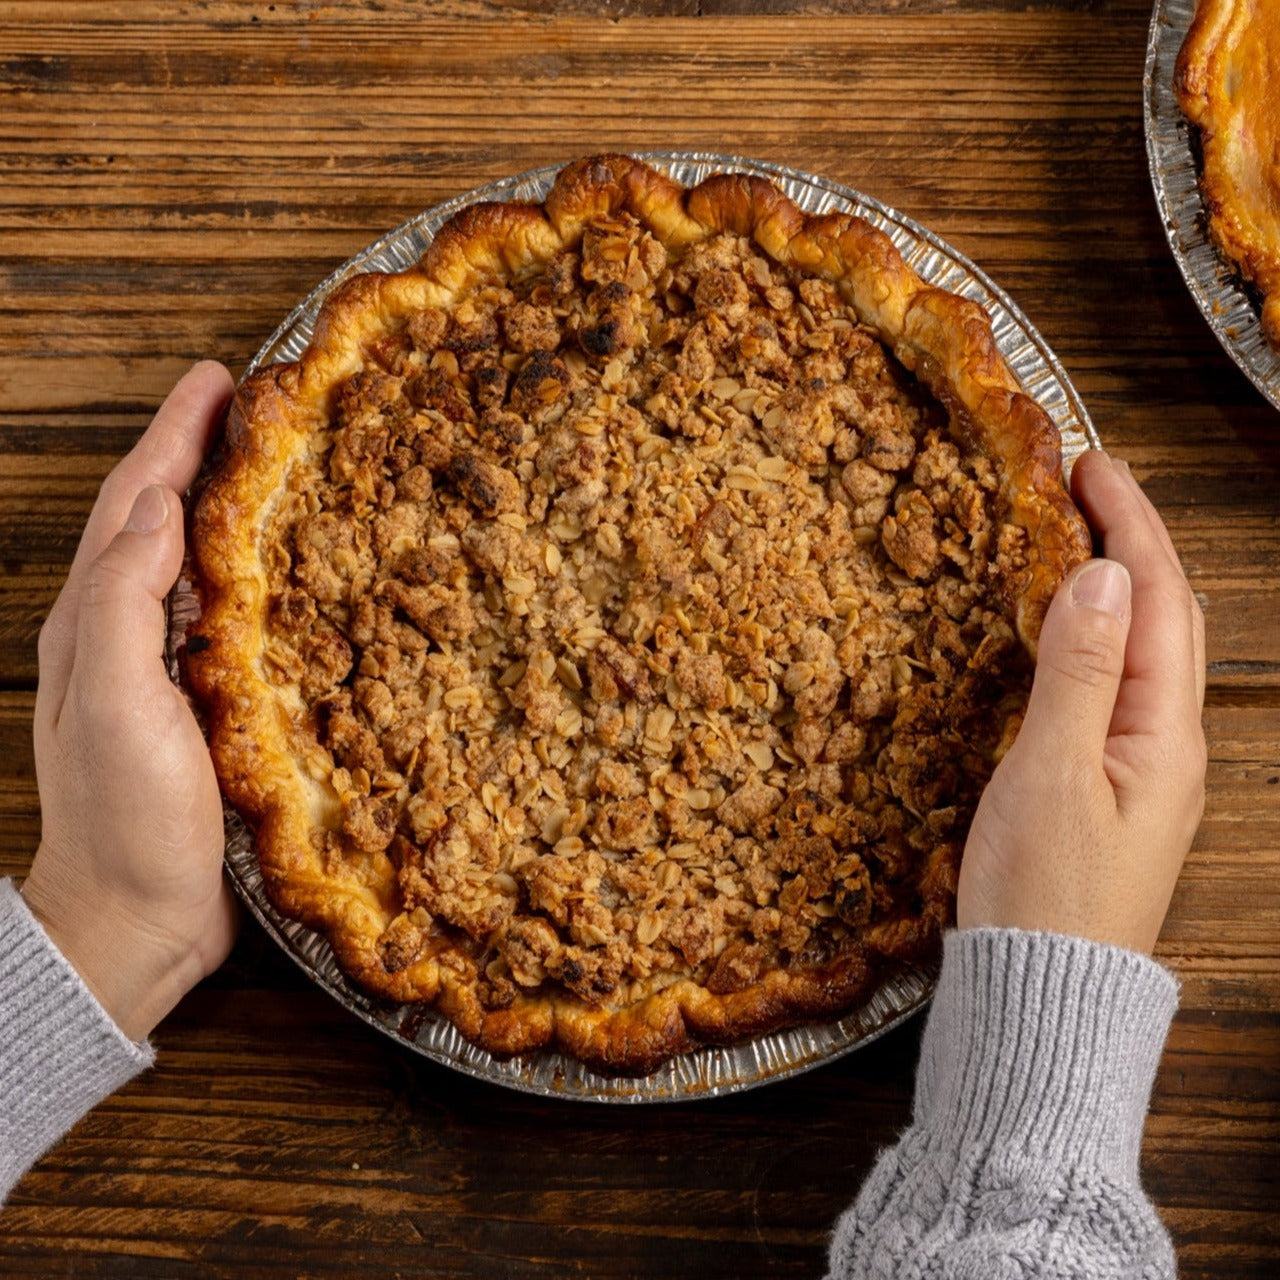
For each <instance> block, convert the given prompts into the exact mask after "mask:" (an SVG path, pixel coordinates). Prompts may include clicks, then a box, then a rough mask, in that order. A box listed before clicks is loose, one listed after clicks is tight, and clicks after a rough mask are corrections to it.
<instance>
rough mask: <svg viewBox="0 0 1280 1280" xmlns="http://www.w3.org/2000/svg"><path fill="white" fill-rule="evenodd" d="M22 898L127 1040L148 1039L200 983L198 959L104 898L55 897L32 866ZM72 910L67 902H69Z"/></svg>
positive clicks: (69, 895)
mask: <svg viewBox="0 0 1280 1280" xmlns="http://www.w3.org/2000/svg"><path fill="white" fill-rule="evenodd" d="M21 893H22V897H23V900H24V901H25V902H26V904H27V907H28V909H29V910H30V912H31V914H32V915H33V916H34V917H35V919H36V921H37V922H38V923H39V924H40V926H41V928H42V929H43V930H44V931H45V933H46V934H47V935H48V937H49V940H50V941H51V942H52V943H53V945H54V946H55V947H57V949H58V950H59V951H60V952H61V953H62V955H63V957H64V958H65V959H66V960H67V962H68V963H69V964H70V965H71V967H72V968H73V969H75V971H76V973H77V974H79V976H80V979H81V981H83V982H84V984H85V986H86V987H87V988H88V989H89V991H90V992H91V993H92V995H93V997H94V998H95V999H96V1000H97V1001H98V1003H99V1004H100V1005H101V1006H102V1008H103V1010H104V1011H105V1012H106V1013H107V1015H108V1016H109V1017H110V1018H111V1020H112V1021H113V1022H114V1023H115V1024H116V1026H118V1027H119V1028H120V1030H121V1032H123V1034H124V1035H125V1036H127V1037H128V1038H129V1039H130V1040H132V1041H134V1042H135V1043H141V1042H142V1041H143V1040H145V1039H146V1038H147V1037H148V1036H149V1035H150V1034H151V1032H152V1031H153V1030H154V1029H155V1027H156V1026H157V1025H158V1024H159V1022H160V1020H161V1019H162V1018H163V1017H164V1016H165V1014H167V1013H168V1012H169V1011H170V1010H171V1009H172V1008H173V1006H174V1005H176V1004H177V1003H178V1001H179V1000H180V999H181V998H182V996H183V995H184V994H185V993H186V991H187V990H188V989H189V988H190V987H191V986H192V985H194V983H195V981H196V980H198V978H199V976H200V975H199V973H198V972H193V970H194V967H195V962H194V957H192V956H191V955H189V954H185V953H184V949H183V948H182V947H180V946H179V945H178V944H177V943H176V942H175V941H173V940H172V939H165V938H162V937H160V936H158V935H157V934H156V933H155V931H153V930H149V929H147V928H146V926H145V925H144V924H143V923H142V922H141V921H139V920H137V919H136V918H135V917H134V916H133V915H132V913H131V912H129V911H128V910H126V909H123V908H121V907H119V906H118V905H117V904H115V903H113V902H112V901H111V900H110V899H109V898H108V897H107V896H105V895H94V896H93V899H92V900H93V907H92V908H91V909H86V908H85V907H83V906H78V905H75V904H76V902H77V901H87V900H88V899H87V897H80V896H78V895H71V894H53V893H51V892H49V890H48V888H47V886H46V885H45V882H44V880H43V878H42V877H41V876H40V875H38V874H37V873H36V869H35V868H34V867H33V869H32V875H31V876H30V877H28V879H27V881H26V883H25V884H24V885H23V886H22V890H21ZM69 903H70V904H71V905H68V904H69Z"/></svg>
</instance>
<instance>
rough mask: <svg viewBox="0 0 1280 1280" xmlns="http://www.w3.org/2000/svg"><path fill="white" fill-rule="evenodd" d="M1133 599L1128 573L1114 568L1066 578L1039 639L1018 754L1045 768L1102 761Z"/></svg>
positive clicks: (1101, 563) (1107, 563)
mask: <svg viewBox="0 0 1280 1280" xmlns="http://www.w3.org/2000/svg"><path fill="white" fill-rule="evenodd" d="M1131 596H1132V584H1131V583H1130V580H1129V571H1128V570H1127V569H1126V568H1125V567H1124V565H1122V564H1119V563H1117V562H1116V561H1114V560H1101V559H1099V560H1087V561H1085V563H1084V564H1082V565H1079V566H1078V567H1077V568H1076V569H1075V570H1074V571H1073V572H1072V573H1071V574H1069V575H1068V577H1067V578H1066V580H1065V581H1064V582H1063V584H1062V586H1061V587H1060V588H1059V589H1058V593H1057V595H1055V596H1054V598H1053V603H1052V604H1051V605H1050V606H1049V611H1048V613H1046V615H1045V619H1044V626H1043V627H1042V628H1041V631H1040V643H1039V649H1038V652H1037V657H1036V673H1035V680H1034V682H1033V684H1032V686H1031V698H1030V700H1029V702H1028V704H1027V714H1026V717H1025V719H1024V720H1023V723H1022V728H1021V729H1020V730H1019V732H1018V740H1017V745H1018V746H1021V747H1024V748H1030V749H1032V750H1033V751H1036V752H1043V753H1044V754H1043V755H1042V756H1040V758H1041V759H1046V760H1053V759H1061V758H1062V756H1063V755H1064V754H1066V755H1074V754H1080V753H1083V754H1085V755H1086V756H1088V757H1093V758H1096V759H1098V760H1099V761H1100V760H1101V758H1102V750H1103V748H1104V746H1105V745H1106V741H1107V734H1108V731H1109V730H1110V727H1111V715H1112V712H1113V711H1114V710H1115V705H1116V695H1117V693H1118V692H1119V689H1120V680H1121V677H1122V676H1123V675H1124V650H1125V641H1126V640H1127V639H1128V635H1129V619H1130V600H1131Z"/></svg>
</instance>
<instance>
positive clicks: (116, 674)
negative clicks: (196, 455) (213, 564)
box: [68, 484, 182, 711]
mask: <svg viewBox="0 0 1280 1280" xmlns="http://www.w3.org/2000/svg"><path fill="white" fill-rule="evenodd" d="M181 565H182V503H181V500H180V499H179V498H178V495H177V494H176V493H174V491H173V490H172V489H169V488H168V487H167V486H165V485H159V484H153V485H148V486H147V488H145V489H143V490H142V492H141V493H139V494H138V496H137V498H136V499H134V503H133V507H132V509H131V510H130V512H129V518H128V520H127V521H126V523H125V526H124V528H123V529H122V530H121V531H120V532H119V533H118V534H116V536H115V537H114V538H113V539H112V540H111V541H110V542H109V543H108V544H107V546H106V547H105V548H104V549H103V551H102V552H101V553H100V554H99V555H98V557H97V558H96V559H95V560H94V561H93V562H92V563H91V564H90V565H89V567H88V572H87V573H86V575H85V580H84V590H83V594H82V595H81V598H80V601H79V610H78V617H77V619H76V647H75V659H74V665H73V668H72V674H71V683H70V688H69V690H68V692H69V694H76V695H78V697H79V700H80V701H81V703H82V705H83V704H85V703H88V704H90V705H96V706H97V707H98V708H99V710H102V711H109V709H111V708H120V707H121V706H122V705H128V706H131V707H137V706H138V705H139V701H140V699H139V694H142V695H144V696H145V695H146V693H147V691H148V690H149V689H154V688H155V681H156V680H157V678H158V677H161V676H162V669H161V667H160V666H159V665H158V663H157V659H158V658H160V657H161V656H162V655H163V653H164V635H165V620H164V608H163V601H164V598H165V595H166V594H167V593H168V591H169V588H170V587H172V586H173V584H174V581H175V580H176V579H177V576H178V570H179V569H180V568H181ZM163 683H164V684H165V685H166V686H167V685H168V681H167V679H166V680H164V681H163Z"/></svg>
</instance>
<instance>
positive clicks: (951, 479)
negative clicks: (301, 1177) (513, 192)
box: [186, 156, 1089, 1074]
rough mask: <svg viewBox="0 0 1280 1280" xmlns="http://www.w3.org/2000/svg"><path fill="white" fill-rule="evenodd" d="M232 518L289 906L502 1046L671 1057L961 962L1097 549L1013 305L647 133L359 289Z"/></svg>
mask: <svg viewBox="0 0 1280 1280" xmlns="http://www.w3.org/2000/svg"><path fill="white" fill-rule="evenodd" d="M193 526H194V527H193V556H194V569H195V579H196V583H197V589H198V592H199V595H200V598H201V603H202V615H201V618H200V620H199V621H198V623H197V624H195V626H194V628H193V629H192V631H191V632H190V633H189V635H188V648H187V658H186V673H187V679H188V681H189V683H190V685H191V687H192V689H193V690H194V692H195V694H196V695H197V697H198V699H199V700H200V702H201V703H202V705H203V707H204V708H205V711H206V713H207V718H208V725H209V734H210V742H211V747H212V750H213V755H214V759H215V762H216V765H217V769H218V774H219V777H220V780H221V783H222V786H223V788H224V791H225V793H226V795H227V796H228V798H229V799H230V801H231V802H232V803H233V804H234V805H235V806H236V807H237V808H238V810H239V811H240V812H241V813H242V814H243V815H244V817H245V818H246V819H247V821H248V824H249V826H250V828H251V829H252V831H253V832H254V836H255V840H256V845H257V850H258V856H259V858H260V861H261V865H262V869H263V876H264V882H265V885H266V887H267V890H268V892H269V893H270V895H271V898H272V900H273V901H274V903H275V904H276V905H277V907H278V908H279V909H280V910H281V911H282V912H284V913H286V914H287V915H290V916H292V917H294V918H297V919H299V920H301V921H303V922H304V923H306V924H307V925H309V926H311V927H313V928H315V929H318V930H322V931H323V932H324V933H325V934H326V935H327V937H328V939H329V941H330V943H331V944H332V947H333V950H334V953H335V955H336V957H337V959H338V961H339V963H340V964H341V965H342V966H343V968H344V969H345V970H346V971H347V972H348V973H349V974H350V975H351V977H352V978H353V979H354V980H355V981H356V982H357V983H359V984H360V985H361V986H362V987H363V988H365V989H366V990H367V991H369V992H371V993H374V994H376V995H378V996H381V997H385V998H387V999H389V1000H392V1001H406V1002H417V1001H421V1002H429V1003H432V1004H434V1005H435V1006H436V1007H437V1008H438V1009H440V1010H441V1011H442V1012H443V1013H444V1014H445V1015H447V1016H448V1017H449V1018H450V1019H452V1020H453V1022H454V1023H455V1024H456V1025H457V1027H458V1028H459V1029H460V1030H461V1032H462V1033H463V1034H464V1035H465V1036H467V1037H468V1038H469V1039H471V1040H472V1041H473V1042H475V1043H476V1044H478V1045H480V1046H482V1047H483V1048H485V1049H487V1050H489V1051H491V1052H493V1053H496V1054H502V1055H506V1054H513V1053H520V1052H524V1051H528V1050H533V1049H538V1048H541V1047H554V1048H558V1049H560V1050H562V1051H565V1052H567V1053H570V1054H572V1055H575V1056H576V1057H578V1058H579V1059H581V1060H583V1061H584V1062H586V1063H587V1064H589V1065H590V1066H593V1067H595V1068H597V1069H601V1070H605V1071H611V1072H622V1073H633V1074H638V1073H643V1072H647V1071H650V1070H652V1069H653V1068H654V1067H656V1066H657V1065H658V1064H659V1063H661V1062H662V1061H663V1060H665V1059H666V1058H668V1057H669V1056H671V1055H672V1054H675V1053H678V1052H681V1051H683V1050H685V1049H688V1048H691V1047H693V1046H696V1045H698V1044H702V1043H726V1042H732V1041H735V1040H738V1039H742V1038H745V1037H748V1036H752V1035H755V1034H758V1033H761V1032H765V1031H769V1030H773V1029H776V1028H779V1027H782V1026H785V1025H791V1024H794V1023H796V1022H798V1021H802V1020H805V1019H813V1018H817V1017H825V1016H830V1015H834V1014H838V1013H840V1012H843V1011H845V1010H848V1009H849V1008H851V1007H852V1006H854V1005H855V1004H856V1003H857V1002H858V1001H859V999H860V998H863V997H865V996H866V994H867V993H868V992H869V991H870V989H871V988H872V987H873V986H874V985H875V984H876V983H877V982H878V981H880V980H881V979H882V978H883V976H884V975H885V973H886V972H888V971H890V970H891V969H892V968H893V967H894V966H896V965H900V964H902V963H904V962H905V961H909V960H914V959H919V958H922V957H926V956H929V955H931V954H933V952H934V951H935V950H936V948H937V945H938V941H939V937H940V933H941V930H942V929H943V928H944V927H945V925H946V924H947V923H948V921H949V919H950V917H951V913H952V904H953V898H954V890H955V882H956V873H957V868H958V863H959V858H960V853H961V849H962V847H963V842H964V838H965V833H966V830H967V826H968V823H969V820H970V818H971V816H972V813H973V809H974V806H975V804H976V802H977V799H978V796H979V794H980V792H981V789H982V787H983V785H984V783H985V782H986V780H987V778H988V776H989V774H990V771H991V769H992V767H993V764H994V762H995V761H996V760H998V758H999V756H1000V754H1001V752H1002V751H1003V750H1004V749H1005V748H1006V747H1007V745H1008V743H1009V741H1010V740H1011V737H1012V735H1013V734H1014V733H1015V732H1016V728H1017V725H1018V723H1019V721H1020V717H1021V713H1022V709H1023V707H1024V705H1025V699H1026V695H1027V691H1028V688H1029V682H1030V675H1031V669H1032V659H1031V656H1030V655H1031V653H1032V652H1033V651H1034V643H1035V638H1036V635H1037V633H1038V629H1039V625H1040V620H1041V618H1042V616H1043V613H1044V610H1045V608H1046V606H1047V603H1048V601H1049V599H1050V598H1051V596H1052V594H1053V591H1054V590H1055V589H1056V586H1057V584H1058V583H1059V581H1060V580H1061V577H1062V575H1063V574H1064V573H1065V571H1066V570H1067V569H1068V568H1070V566H1071V565H1073V564H1074V563H1076V562H1078V561H1079V560H1081V559H1083V558H1084V557H1086V556H1087V555H1088V551H1089V539H1088V535H1087V531H1086V529H1085V526H1084V524H1083V522H1082V520H1081V518H1080V516H1079V515H1078V513H1077V512H1076V511H1075V509H1074V507H1073V506H1072V505H1071V503H1070V500H1069V498H1068V497H1067V494H1066V492H1065V490H1064V487H1063V484H1062V470H1061V456H1060V445H1059V441H1058V437H1057V432H1056V430H1055V428H1054V427H1053V425H1052V422H1051V421H1050V420H1049V418H1048V417H1047V415H1046V414H1045V413H1044V411H1043V410H1042V409H1040V407H1039V406H1037V405H1036V404H1035V403H1034V402H1033V401H1032V400H1031V399H1029V398H1028V397H1027V396H1026V395H1024V394H1023V393H1022V392H1021V391H1020V390H1019V388H1018V386H1017V383H1016V381H1015V380H1014V379H1013V377H1012V375H1011V374H1010V373H1009V371H1008V369H1007V368H1006V366H1005V364H1004V363H1003V361H1002V360H1001V358H1000V356H999V355H998V353H997V350H996V347H995V344H994V342H993V339H992V334H991V326H990V322H989V320H988V318H987V316H986V314H985V313H984V312H983V311H982V309H981V308H980V307H978V306H977V305H976V304H974V303H972V302H969V301H966V300H964V299H961V298H959V297H957V296H955V295H952V294H949V293H946V292H943V291H941V290H939V289H936V288H933V287H930V286H928V285H925V284H924V283H923V282H922V281H921V280H920V279H919V278H918V277H917V276H916V275H915V274H914V273H913V272H912V271H911V270H910V269H909V268H908V267H907V266H906V265H905V264H904V262H903V261H902V258H901V257H900V255H899V254H898V252H897V251H896V250H895V249H894V247H893V246H892V244H891V243H890V241H889V240H888V239H887V237H885V236H884V235H883V234H881V233H880V232H879V231H877V230H875V229H874V228H872V227H871V226H869V225H868V224H867V223H865V222H864V221H862V220H860V219H858V218H856V217H853V216H850V215H845V214H827V215H822V216H814V215H808V214H805V213H804V212H802V211H801V210H800V209H799V208H798V207H797V206H796V205H795V204H793V203H792V202H791V201H790V200H789V199H788V198H787V197H786V196H785V195H784V194H783V193H782V192H781V191H779V190H778V189H777V188H776V187H774V186H773V185H771V184H770V183H769V182H767V181H765V180H763V179H760V178H757V177H747V176H742V175H733V174H725V175H719V176H715V177H712V178H710V179H708V180H707V181H705V182H703V183H701V184H700V185H698V186H697V187H694V188H691V189H686V188H684V187H682V186H680V185H678V184H677V183H675V182H674V181H673V180H671V179H669V178H667V177H665V176H663V175H662V174H660V173H658V172H657V171H655V170H654V169H652V168H650V167H648V166H646V165H645V164H643V163H641V162H640V161H637V160H633V159H630V158H627V157H620V156H602V157H596V158H594V159H590V160H585V161H581V162H578V163H575V164H573V165H570V166H569V167H568V168H566V169H564V170H563V171H562V172H561V173H560V174H559V176H558V177H557V179H556V181H555V184H554V186H553V188H552V190H551V191H550V193H549V194H548V196H547V197H546V200H545V202H543V203H542V204H528V203H501V204H481V205H476V206H472V207H471V208H468V209H466V210H465V211H464V212H462V213H461V214H460V215H458V216H457V217H455V218H454V219H453V220H452V221H451V222H450V223H448V224H446V225H445V227H444V228H443V229H442V230H441V231H440V232H439V233H438V234H437V236H436V237H435V239H434V241H433V243H432V244H431V246H430V247H429V249H428V250H427V251H426V253H425V255H424V257H423V258H422V261H421V262H420V264H418V265H417V266H415V267H413V268H411V269H409V270H407V271H404V272H400V273H395V274H386V275H380V274H368V275H362V276H358V277H356V278H354V279H351V280H349V281H347V282H346V283H344V284H342V285H341V286H339V287H338V288H337V289H336V290H334V292H333V293H332V294H331V295H330V296H329V298H328V299H327V300H326V302H325V304H324V307H323V309H322V311H321V313H320V317H319V320H318V323H317V326H316V329H315V332H314V335H313V337H312V340H311V343H310V345H309V346H308V348H307V349H306V351H305V352H304V353H303V354H302V355H301V357H300V358H299V359H298V360H297V361H296V362H295V363H288V364H277V365H273V366H270V367H268V368H265V369H262V370H260V371H259V372H257V373H255V374H253V375H252V376H251V377H249V378H247V379H246V380H245V381H244V382H243V384H242V385H241V387H240V388H239V391H238V393H237V396H236V398H235V401H234V403H233V406H232V410H231V414H230V418H229V422H228V427H227V438H226V442H225V448H224V455H223V457H222V458H221V459H220V461H219V464H218V466H217V467H216V469H215V472H214V474H213V477H212V479H211V480H210V482H209V483H208V485H207V487H206V488H205V490H204V492H203V494H202V496H201V498H200V500H199V503H198V505H197V508H196V511H195V516H194V521H193Z"/></svg>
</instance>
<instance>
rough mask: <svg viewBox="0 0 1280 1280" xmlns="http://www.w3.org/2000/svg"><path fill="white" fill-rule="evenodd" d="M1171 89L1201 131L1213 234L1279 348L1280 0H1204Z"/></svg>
mask: <svg viewBox="0 0 1280 1280" xmlns="http://www.w3.org/2000/svg"><path fill="white" fill-rule="evenodd" d="M1174 90H1175V92H1176V94H1177V97H1178V102H1179V105H1180V106H1181V107H1182V111H1183V114H1184V115H1185V116H1186V117H1187V119H1188V120H1189V121H1191V123H1192V124H1194V125H1196V126H1197V128H1198V130H1199V140H1200V149H1201V153H1202V165H1201V175H1200V191H1201V195H1202V198H1203V200H1204V204H1205V209H1206V212H1207V214H1208V231H1209V237H1210V239H1211V240H1212V241H1213V243H1214V244H1215V245H1216V246H1217V247H1218V249H1219V251H1220V252H1221V253H1222V254H1223V255H1224V256H1225V257H1226V258H1228V259H1229V260H1230V261H1231V262H1232V263H1233V264H1234V265H1235V267H1236V269H1237V270H1238V271H1239V272H1240V274H1241V276H1243V277H1244V279H1245V280H1246V281H1247V282H1248V283H1249V284H1250V285H1251V286H1253V288H1255V289H1256V290H1257V291H1258V293H1259V295H1260V296H1261V300H1262V331H1263V334H1264V336H1265V337H1266V339H1267V342H1268V343H1269V344H1270V345H1271V346H1272V347H1273V348H1274V349H1275V350H1277V351H1280V0H1200V3H1199V5H1198V6H1197V8H1196V13H1195V17H1194V18H1193V19H1192V22H1191V26H1190V28H1189V30H1188V32H1187V37H1186V40H1185V41H1184V42H1183V45H1182V49H1181V51H1180V52H1179V54H1178V62H1177V67H1176V69H1175V73H1174Z"/></svg>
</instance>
